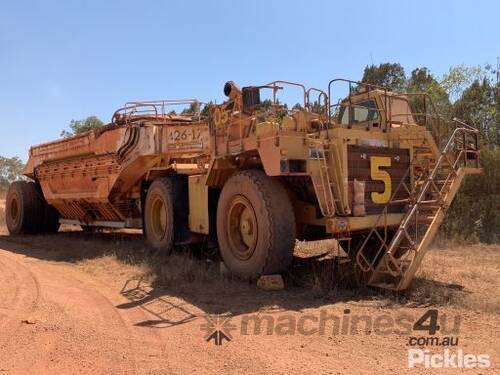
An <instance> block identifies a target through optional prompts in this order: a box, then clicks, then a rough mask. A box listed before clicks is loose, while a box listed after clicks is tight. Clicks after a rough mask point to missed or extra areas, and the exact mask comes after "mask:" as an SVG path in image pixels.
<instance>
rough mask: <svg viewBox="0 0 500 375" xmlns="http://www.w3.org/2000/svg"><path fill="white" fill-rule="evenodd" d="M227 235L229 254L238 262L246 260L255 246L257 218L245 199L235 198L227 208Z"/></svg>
mask: <svg viewBox="0 0 500 375" xmlns="http://www.w3.org/2000/svg"><path fill="white" fill-rule="evenodd" d="M228 219H229V220H228V225H227V234H228V239H229V243H230V245H231V252H232V253H233V255H234V256H235V257H236V258H238V259H240V260H248V259H250V257H251V256H252V255H253V253H254V251H255V247H256V244H257V234H258V233H257V217H256V215H255V211H254V209H253V207H252V204H251V203H250V202H249V201H248V199H246V198H245V197H243V196H241V195H239V196H236V197H235V198H234V199H233V201H232V202H231V204H230V206H229V212H228Z"/></svg>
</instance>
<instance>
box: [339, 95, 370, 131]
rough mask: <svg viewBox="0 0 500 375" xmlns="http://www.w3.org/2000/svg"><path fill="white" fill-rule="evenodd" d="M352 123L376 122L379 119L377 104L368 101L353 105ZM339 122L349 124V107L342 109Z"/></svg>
mask: <svg viewBox="0 0 500 375" xmlns="http://www.w3.org/2000/svg"><path fill="white" fill-rule="evenodd" d="M351 116H352V123H353V124H355V123H358V122H366V121H374V120H377V119H378V111H377V104H376V103H375V100H366V101H364V102H359V103H356V104H354V103H353V104H352V115H351ZM339 120H340V121H339V122H340V123H341V124H343V125H347V124H349V106H346V107H342V108H341V110H340V113H339Z"/></svg>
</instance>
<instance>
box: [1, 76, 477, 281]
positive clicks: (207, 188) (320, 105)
mask: <svg viewBox="0 0 500 375" xmlns="http://www.w3.org/2000/svg"><path fill="white" fill-rule="evenodd" d="M340 84H344V85H347V86H348V93H347V94H346V95H345V98H344V99H342V100H339V101H338V102H337V103H332V102H331V97H332V95H333V91H334V88H336V87H337V86H339V85H340ZM290 89H295V90H298V91H299V92H300V100H301V102H300V103H298V104H297V105H295V106H294V107H293V109H289V108H288V107H287V106H286V105H283V104H282V103H280V101H279V99H278V94H281V93H282V92H285V91H287V90H290ZM224 93H225V95H226V96H227V97H228V99H227V101H225V102H224V103H223V104H220V105H209V106H207V107H206V108H204V109H203V110H202V107H203V105H202V103H200V102H199V101H197V100H164V101H148V102H130V103H127V104H126V105H125V106H124V107H123V108H120V109H119V110H117V111H116V112H115V113H114V115H113V118H112V121H111V123H110V124H108V125H107V126H104V127H102V128H100V129H98V130H94V131H91V132H88V133H85V134H81V135H77V136H74V137H70V138H66V139H61V140H57V141H55V142H50V143H46V144H42V145H39V146H34V147H32V148H31V149H30V153H29V160H28V163H27V166H26V169H25V171H24V174H25V175H26V176H27V177H28V178H29V179H30V181H29V182H28V181H17V182H14V183H13V184H12V185H11V187H10V189H9V192H8V195H7V201H6V221H7V226H8V229H9V231H10V233H11V234H22V233H54V232H56V231H57V230H58V229H59V225H60V223H65V224H76V225H80V226H82V228H83V229H85V230H91V229H92V228H94V227H114V228H142V229H143V232H144V236H145V239H146V241H147V243H148V244H149V245H150V246H151V247H153V248H155V249H159V250H162V251H165V252H168V251H170V250H171V249H172V247H173V246H174V245H175V244H176V243H189V242H196V241H204V240H206V239H209V240H211V241H213V242H216V243H217V244H218V248H219V251H220V255H221V257H222V259H223V261H224V263H225V265H226V266H227V268H228V269H229V270H230V271H231V272H232V273H234V274H236V275H239V276H242V277H249V278H255V277H258V276H259V275H263V274H275V273H280V272H283V271H285V270H286V269H287V267H289V265H290V263H291V261H292V256H293V250H294V245H295V240H296V239H297V238H299V239H304V240H315V239H326V238H333V239H336V240H337V242H336V243H337V245H338V246H337V248H336V251H335V253H336V255H337V256H338V257H340V258H341V260H342V262H344V263H349V264H351V265H352V266H353V269H354V270H355V271H356V272H355V273H356V275H357V278H358V280H359V281H360V282H362V283H364V284H366V285H371V286H377V287H381V288H388V289H393V290H401V289H405V288H407V287H408V286H409V284H410V282H411V280H412V278H413V276H414V274H415V272H416V270H417V268H418V267H419V265H420V264H421V261H422V258H423V256H424V254H425V252H426V250H427V248H428V246H429V243H430V241H431V240H432V238H433V237H434V235H435V233H436V231H437V229H438V227H439V225H440V223H441V222H442V220H443V217H444V215H445V213H446V210H447V208H448V207H449V205H450V203H451V202H452V200H453V198H454V196H455V195H456V193H457V190H458V188H459V186H460V184H461V183H462V181H463V178H464V176H465V175H466V174H470V173H480V168H479V161H478V149H477V131H476V130H475V129H474V128H471V127H470V126H468V125H466V124H463V123H461V122H459V121H458V120H454V121H453V122H446V121H444V120H443V119H442V118H441V117H439V116H438V115H437V114H436V113H435V111H434V110H433V106H432V103H431V101H430V100H429V99H428V98H427V97H426V96H425V95H423V94H401V93H394V92H389V91H387V90H385V89H383V88H377V87H374V86H370V85H364V84H361V83H358V82H352V81H347V80H338V79H337V80H332V81H331V82H330V83H329V85H328V91H327V92H325V91H322V90H318V89H315V88H310V89H306V88H305V87H304V86H303V85H300V84H296V83H291V82H285V81H276V82H272V83H270V84H267V85H263V86H251V87H244V88H242V89H240V88H239V87H238V86H237V85H236V84H234V83H233V82H231V81H230V82H228V83H226V85H225V86H224ZM264 93H267V94H268V96H269V98H270V99H268V100H262V99H261V98H262V95H263V94H264ZM176 105H187V106H189V108H190V110H188V111H183V112H182V114H180V115H179V114H176V113H175V112H174V111H172V110H171V108H172V106H176Z"/></svg>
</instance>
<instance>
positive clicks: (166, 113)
mask: <svg viewBox="0 0 500 375" xmlns="http://www.w3.org/2000/svg"><path fill="white" fill-rule="evenodd" d="M204 105H206V104H205V103H203V102H201V101H199V100H197V99H174V100H149V101H134V102H127V103H125V105H124V106H123V107H121V108H119V109H117V110H116V111H115V113H114V114H113V116H112V120H111V122H112V123H115V124H125V125H126V124H128V123H130V122H131V121H134V120H136V119H137V118H154V119H155V120H164V121H168V120H171V119H174V118H176V117H177V118H178V117H179V116H184V117H190V118H192V119H194V120H196V121H199V120H201V118H202V106H204ZM179 107H183V108H182V111H181V112H180V113H177V112H176V111H175V109H176V108H179Z"/></svg>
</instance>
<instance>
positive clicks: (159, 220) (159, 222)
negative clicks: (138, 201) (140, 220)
mask: <svg viewBox="0 0 500 375" xmlns="http://www.w3.org/2000/svg"><path fill="white" fill-rule="evenodd" d="M151 211H152V212H151V214H152V223H151V224H152V225H151V227H152V229H153V232H154V235H155V236H156V237H157V238H158V239H162V238H163V237H164V236H165V234H166V232H167V209H166V207H165V203H164V202H163V199H162V198H161V197H160V196H155V197H154V198H153V203H152V204H151Z"/></svg>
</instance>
